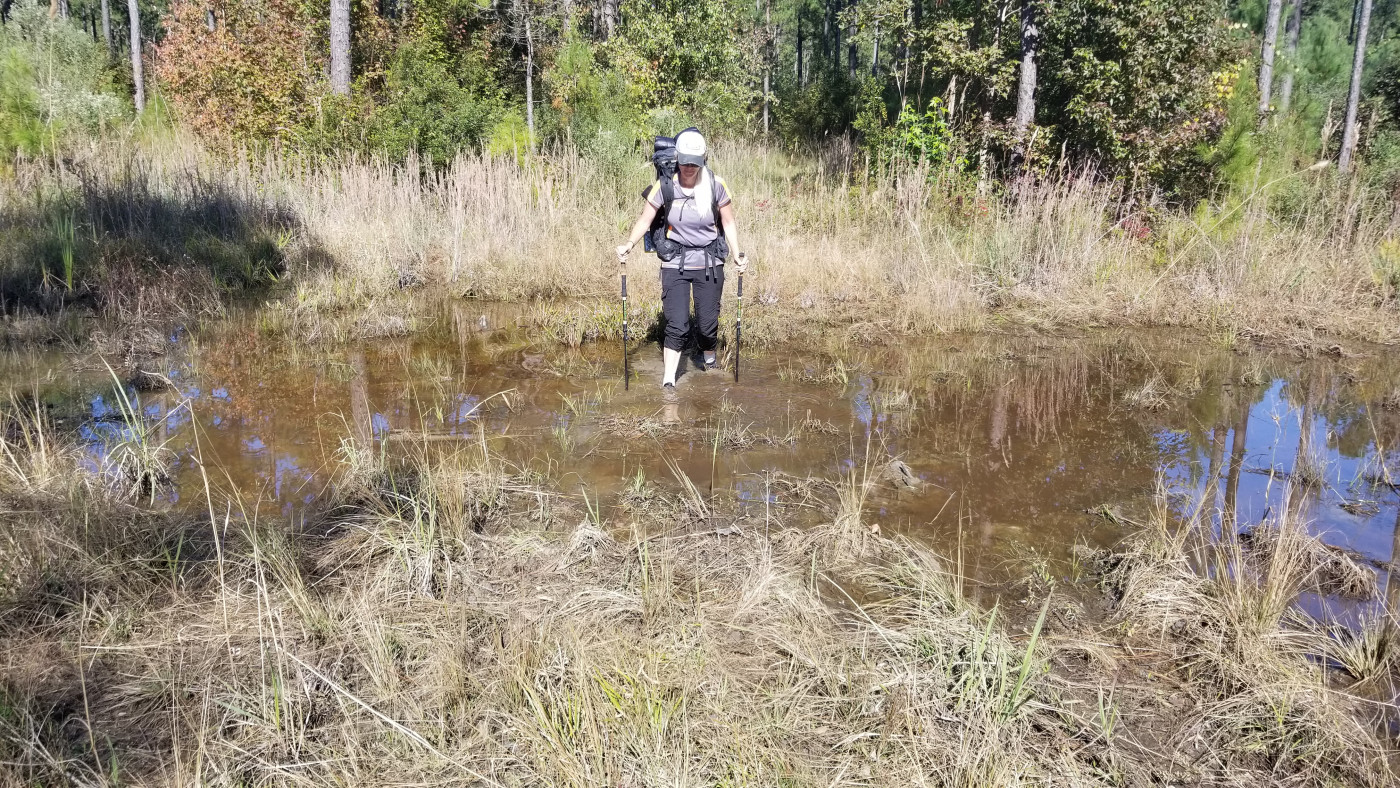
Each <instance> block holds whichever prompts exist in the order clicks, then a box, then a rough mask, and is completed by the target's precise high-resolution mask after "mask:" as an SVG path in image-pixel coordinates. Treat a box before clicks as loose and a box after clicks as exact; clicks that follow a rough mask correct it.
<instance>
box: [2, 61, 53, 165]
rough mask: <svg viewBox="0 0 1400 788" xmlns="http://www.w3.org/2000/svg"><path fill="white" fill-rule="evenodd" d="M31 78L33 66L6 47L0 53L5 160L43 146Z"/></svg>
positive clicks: (36, 92)
mask: <svg viewBox="0 0 1400 788" xmlns="http://www.w3.org/2000/svg"><path fill="white" fill-rule="evenodd" d="M34 81H35V80H34V69H33V68H32V67H31V66H30V65H29V61H28V60H26V59H25V58H24V57H23V56H22V55H21V54H20V53H19V52H17V51H14V50H12V49H7V50H6V51H5V52H4V53H3V55H0V154H3V155H4V157H5V159H6V160H8V159H9V158H10V157H12V156H13V155H14V154H15V153H20V154H23V155H26V156H33V155H35V154H37V153H38V152H39V151H40V150H41V149H42V148H43V146H44V139H45V136H46V135H45V130H44V121H43V117H42V114H41V112H40V109H39V92H38V91H37V90H36V89H35V88H34Z"/></svg>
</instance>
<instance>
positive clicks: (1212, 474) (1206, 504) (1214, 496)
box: [1201, 424, 1230, 516]
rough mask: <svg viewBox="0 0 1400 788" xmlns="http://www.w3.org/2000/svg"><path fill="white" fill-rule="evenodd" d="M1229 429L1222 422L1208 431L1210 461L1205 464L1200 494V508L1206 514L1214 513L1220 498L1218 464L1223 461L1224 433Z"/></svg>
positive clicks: (1219, 469) (1219, 468)
mask: <svg viewBox="0 0 1400 788" xmlns="http://www.w3.org/2000/svg"><path fill="white" fill-rule="evenodd" d="M1229 431H1230V430H1229V428H1228V427H1226V426H1225V425H1224V424H1219V425H1216V427H1215V428H1214V429H1212V430H1211V431H1210V461H1209V464H1208V465H1207V466H1206V489H1205V492H1204V493H1202V494H1201V510H1202V511H1203V512H1205V513H1206V515H1207V516H1212V515H1214V513H1215V512H1216V503H1217V500H1218V499H1219V498H1220V476H1221V473H1220V471H1221V467H1220V466H1221V465H1223V464H1224V463H1225V434H1226V433H1227V432H1229Z"/></svg>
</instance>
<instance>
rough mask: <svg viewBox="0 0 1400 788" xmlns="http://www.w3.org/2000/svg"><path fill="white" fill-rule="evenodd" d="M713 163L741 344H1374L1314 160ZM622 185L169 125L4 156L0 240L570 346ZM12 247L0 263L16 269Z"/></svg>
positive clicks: (409, 320) (722, 156) (726, 151)
mask: <svg viewBox="0 0 1400 788" xmlns="http://www.w3.org/2000/svg"><path fill="white" fill-rule="evenodd" d="M715 164H716V167H717V168H718V170H719V171H720V172H722V173H723V174H724V175H725V177H726V179H727V180H728V181H729V183H730V184H731V186H732V187H733V189H734V191H735V192H736V194H737V195H738V208H739V214H740V216H741V222H742V225H743V237H744V240H745V245H746V246H747V247H748V248H749V249H750V250H751V251H752V252H753V253H754V257H755V259H756V263H755V265H754V270H753V271H752V272H751V273H750V275H749V279H750V282H749V283H748V285H749V286H748V288H746V291H747V292H748V293H750V309H749V310H748V311H749V314H748V315H747V316H746V317H747V318H748V319H747V320H746V322H747V323H749V325H746V327H745V328H746V329H747V331H746V335H748V336H749V337H750V338H751V339H752V340H753V341H755V342H761V341H777V340H784V339H791V338H796V337H801V336H806V335H810V332H811V330H812V328H813V327H825V328H826V329H827V330H828V331H838V332H840V333H842V334H843V335H845V336H846V338H847V339H850V340H853V341H857V342H875V341H880V338H882V337H887V336H889V335H890V334H901V333H908V332H927V331H948V330H968V329H972V330H976V329H980V328H984V327H987V326H988V325H989V322H990V321H996V320H1000V319H1003V318H1009V319H1012V320H1015V321H1019V322H1026V323H1029V324H1031V325H1037V326H1047V325H1085V324H1104V323H1112V324H1144V325H1160V324H1170V325H1191V326H1199V327H1203V328H1207V329H1209V330H1212V331H1217V332H1221V334H1222V335H1225V336H1231V337H1233V336H1236V335H1247V336H1259V335H1280V336H1287V337H1293V338H1301V339H1300V340H1299V341H1313V340H1312V339H1311V337H1312V336H1313V335H1314V334H1315V333H1316V332H1318V331H1323V332H1329V333H1331V334H1335V335H1338V336H1347V337H1356V338H1365V339H1371V340H1379V341H1385V342H1393V341H1396V340H1397V339H1400V334H1397V329H1396V326H1397V325H1400V321H1397V320H1396V316H1397V306H1400V300H1397V293H1396V287H1397V284H1398V283H1400V276H1396V275H1393V271H1392V269H1396V270H1400V260H1397V255H1396V252H1395V249H1396V248H1397V247H1396V242H1395V241H1394V235H1395V231H1396V227H1395V226H1394V218H1393V216H1392V212H1391V211H1390V210H1389V209H1388V208H1387V207H1386V206H1385V205H1382V204H1379V203H1383V202H1384V201H1383V200H1382V201H1379V203H1378V201H1377V200H1376V199H1375V195H1372V194H1370V193H1368V192H1365V191H1364V190H1362V189H1361V188H1360V187H1359V186H1358V185H1357V183H1358V182H1353V181H1338V180H1336V179H1335V178H1334V176H1332V175H1331V174H1328V173H1320V174H1319V173H1305V174H1299V175H1297V176H1296V177H1293V178H1289V179H1286V180H1284V181H1283V182H1282V183H1280V184H1278V185H1275V186H1271V187H1269V189H1268V190H1263V189H1261V190H1259V191H1257V192H1256V193H1253V194H1247V195H1243V196H1236V197H1232V198H1231V199H1230V200H1229V201H1227V202H1225V203H1223V204H1221V205H1217V206H1209V207H1205V206H1203V207H1202V208H1201V209H1199V210H1197V211H1196V212H1194V213H1190V214H1188V213H1183V212H1179V211H1175V210H1170V209H1166V208H1163V207H1161V206H1156V205H1145V204H1143V203H1141V202H1139V201H1136V200H1135V199H1133V198H1130V197H1129V196H1127V195H1125V194H1124V193H1123V192H1122V191H1121V190H1120V189H1119V188H1118V187H1115V186H1113V185H1107V184H1102V183H1098V182H1096V181H1094V180H1093V179H1092V178H1089V177H1087V176H1080V175H1076V174H1074V173H1059V174H1057V175H1055V176H1054V177H1051V178H1049V179H1047V180H1045V181H1043V182H1037V183H1025V184H1017V185H1016V186H1015V187H1014V188H1012V189H1010V190H1009V192H1008V194H1007V195H1005V196H978V195H976V194H975V193H973V192H971V191H969V190H968V189H967V188H966V183H965V181H964V180H963V179H961V178H959V177H958V176H956V174H953V173H932V174H930V173H926V172H911V173H905V174H904V175H902V176H901V177H898V178H865V179H856V180H852V178H851V177H850V176H849V175H847V174H842V173H839V172H832V171H830V170H827V169H824V168H823V166H822V165H821V164H820V159H819V158H816V157H812V158H804V157H795V156H792V155H788V154H784V153H780V152H776V151H772V150H768V149H765V148H761V147H756V146H753V145H749V144H729V145H721V146H719V147H718V149H717V152H716V156H715ZM648 177H649V176H648V173H647V169H646V166H645V165H644V164H643V163H642V161H641V159H640V158H639V160H638V166H637V169H636V171H635V172H630V173H626V174H625V175H624V176H623V177H621V178H617V177H613V176H611V175H609V174H608V173H607V172H605V171H604V170H602V169H600V168H599V167H598V166H597V165H595V164H593V163H591V162H590V161H588V160H586V159H584V158H581V157H580V156H578V155H577V154H575V153H574V152H571V151H568V150H562V151H556V152H554V153H551V154H549V155H547V156H543V157H540V158H536V159H532V160H529V161H527V162H525V163H524V164H519V163H517V162H516V161H515V160H514V159H508V158H488V157H483V156H477V155H463V156H461V157H459V158H458V159H457V160H455V161H454V162H453V163H452V164H451V166H449V167H447V168H446V169H444V170H441V171H437V172H433V173H430V174H422V172H421V169H420V167H419V166H418V163H417V162H412V161H410V162H406V163H404V164H403V165H389V164H386V163H383V162H355V161H343V162H332V163H310V162H304V161H301V160H298V159H295V158H292V157H290V156H288V155H283V154H268V155H266V156H261V157H253V156H243V157H236V158H234V159H232V160H223V159H218V158H215V157H213V156H211V155H209V154H207V153H205V152H203V151H201V150H200V149H198V148H197V147H195V146H193V145H192V144H190V143H186V142H180V141H165V142H162V143H155V144H151V143H148V144H146V145H145V146H144V147H138V148H129V147H124V146H123V145H121V144H118V143H109V144H104V145H99V146H97V147H95V148H93V149H90V150H85V151H75V152H74V155H73V156H72V157H70V158H69V159H65V160H63V161H61V162H52V161H44V162H40V163H28V164H24V165H22V166H21V167H19V168H18V169H17V171H16V180H15V181H13V182H9V183H7V184H5V185H4V186H3V187H0V216H3V217H5V219H6V223H5V226H4V232H5V233H6V237H7V238H10V239H11V240H24V241H25V243H24V244H20V243H15V244H11V246H12V247H13V248H16V249H22V248H27V249H30V250H31V251H32V250H33V249H40V248H42V249H48V250H50V251H49V252H44V254H51V252H52V250H51V247H52V246H53V244H54V241H53V239H49V238H46V237H41V236H43V232H42V228H43V227H46V226H48V224H46V223H45V221H46V220H45V221H40V220H37V219H36V220H35V221H33V222H27V223H24V221H25V219H24V217H27V216H30V214H32V213H34V211H35V210H37V208H36V207H35V206H34V205H33V204H32V200H33V195H35V194H38V193H45V194H49V195H53V194H58V195H61V199H59V200H50V203H51V204H53V205H58V206H60V207H61V206H62V205H64V204H65V202H64V201H65V200H66V201H67V203H71V204H72V205H73V206H76V207H75V208H74V210H73V212H72V215H73V216H75V217H76V226H77V228H78V231H77V236H78V237H79V239H80V241H81V239H83V238H87V237H89V236H90V237H91V238H92V239H93V240H92V242H91V243H88V242H86V241H82V242H81V243H79V249H78V252H79V257H80V258H83V259H80V260H79V265H78V269H79V273H80V274H82V273H83V272H84V271H87V272H89V273H90V275H89V276H87V277H86V282H87V284H84V285H83V287H80V288H79V290H83V288H84V287H87V288H94V292H96V293H98V294H99V295H100V294H101V293H102V292H104V288H103V286H102V282H101V278H100V276H99V275H98V274H97V273H95V272H98V271H100V270H102V269H103V267H104V266H106V265H108V264H112V265H115V264H117V263H119V262H121V261H122V260H125V259H127V258H129V257H132V256H133V255H134V256H137V257H139V256H140V255H141V254H146V253H149V254H152V255H154V256H155V257H156V258H159V259H160V260H164V261H166V262H165V263H163V265H164V266H165V267H163V268H162V267H160V266H157V268H158V270H165V271H169V270H174V269H172V268H170V267H169V265H170V264H172V263H173V262H179V261H180V260H184V261H187V262H193V263H194V264H195V265H196V266H197V267H198V266H204V267H207V268H208V269H210V270H211V271H213V272H214V278H215V279H216V280H217V281H220V282H226V281H236V282H238V283H242V284H243V285H249V284H250V283H257V282H264V283H266V281H267V278H268V277H271V276H275V277H276V278H278V279H279V281H281V282H282V283H283V287H284V289H285V290H286V291H287V292H286V293H285V296H284V297H282V298H279V299H278V300H277V301H276V302H275V304H273V305H272V307H271V308H270V310H269V312H268V314H267V315H266V317H265V326H266V328H267V329H268V330H273V331H285V332H288V333H290V334H292V335H295V336H298V337H304V338H307V339H309V340H317V339H322V340H342V339H347V338H354V337H357V336H378V335H385V334H397V333H402V332H406V331H413V330H416V329H417V328H418V327H420V326H421V324H422V320H423V317H424V315H425V313H426V311H427V307H426V306H425V302H431V301H432V300H433V297H434V296H438V295H442V294H449V295H453V296H468V297H473V298H484V299H517V300H518V299H536V298H550V299H554V298H568V299H579V298H582V299H583V300H582V301H581V302H578V303H576V304H575V305H573V306H568V307H564V308H556V309H552V310H550V311H548V312H546V313H543V314H541V315H539V316H538V317H539V322H540V324H541V325H542V326H544V327H545V328H547V329H550V330H552V331H554V332H555V333H557V334H558V335H559V338H560V339H561V340H562V341H566V342H569V343H577V342H581V341H587V340H589V339H593V338H598V337H602V336H608V337H611V336H613V335H615V333H616V330H617V324H618V323H619V322H620V321H618V320H617V315H616V314H615V313H616V309H614V308H612V304H613V302H614V301H615V296H616V292H615V291H616V290H617V280H616V266H615V264H614V263H613V262H612V260H611V256H610V255H611V253H610V250H611V248H612V247H613V246H614V245H615V244H616V243H617V241H618V240H619V239H620V238H621V237H622V236H623V235H624V234H625V232H626V230H627V229H628V227H630V223H631V220H632V218H633V216H634V214H635V212H636V210H637V207H638V205H639V202H640V201H639V199H638V198H637V196H636V195H637V194H638V192H639V191H640V190H641V188H642V186H643V185H644V184H645V183H646V181H647V180H648ZM1271 201H1272V206H1271ZM129 203H130V204H134V205H136V206H137V207H136V208H131V209H124V210H126V214H130V216H127V217H126V218H125V219H123V222H124V223H122V222H117V223H115V224H114V223H112V222H110V221H109V222H107V223H105V224H104V220H103V217H105V216H106V214H105V213H103V211H109V212H110V210H111V209H112V206H126V205H128V204H129ZM1299 204H1301V205H1302V206H1303V207H1301V208H1299V207H1296V206H1297V205H1299ZM151 206H155V207H151ZM156 208H159V210H157V209H156ZM181 208H185V209H187V210H181ZM50 212H51V211H50ZM126 214H123V216H126ZM156 219H160V220H162V221H166V222H168V223H170V224H172V225H174V226H172V227H170V228H167V230H165V231H163V234H162V240H161V243H160V244H157V246H159V247H160V252H161V253H160V254H155V253H154V252H150V250H148V249H147V248H146V247H144V246H141V245H140V244H138V243H136V242H135V241H133V240H132V238H133V237H136V238H138V240H139V239H146V240H149V239H148V238H147V235H148V234H147V235H140V234H137V233H136V230H142V231H143V232H144V230H145V229H149V228H148V225H149V224H150V223H151V222H154V221H155V220H156ZM21 225H23V227H21ZM35 227H38V228H40V229H34V228H35ZM133 227H134V228H135V230H133V229H132V228H133ZM190 237H194V238H197V239H201V240H199V242H198V243H194V242H191V241H188V238H190ZM172 239H180V240H179V242H178V243H176V241H175V240H172ZM176 247H178V248H176ZM36 254H37V253H36ZM38 256H39V257H42V255H38ZM89 258H91V259H89ZM34 259H36V258H35V256H34V255H29V256H25V257H24V259H19V258H18V257H17V258H15V259H11V260H6V261H5V263H4V267H5V268H6V269H7V270H10V271H20V270H21V269H23V270H24V271H28V268H30V267H32V266H33V261H34ZM645 259H646V260H648V261H649V260H650V258H645ZM211 261H213V262H211ZM215 262H217V265H216V264H215ZM652 265H653V264H652V263H650V262H642V263H640V264H634V265H633V266H632V268H633V270H632V274H633V276H632V277H631V279H632V284H633V298H634V303H635V304H636V305H638V308H639V309H641V305H643V304H645V305H647V307H646V309H641V311H642V312H647V310H651V307H652V305H654V303H655V302H656V301H657V300H658V295H659V293H658V289H659V288H658V284H657V281H656V277H655V275H654V272H653V270H654V269H653V267H652ZM31 273H32V272H31ZM81 278H82V277H81V276H80V279H81ZM25 281H31V283H32V281H33V278H32V277H31V278H30V279H28V280H25ZM107 289H110V288H107ZM63 297H67V298H70V299H71V297H72V296H63ZM53 298H59V296H53ZM53 298H51V299H50V300H51V301H52V300H53ZM40 300H42V299H40ZM59 300H62V298H59ZM600 303H601V304H602V305H603V306H601V307H600ZM640 316H641V317H643V318H647V317H649V314H641V315H640ZM643 325H645V323H643Z"/></svg>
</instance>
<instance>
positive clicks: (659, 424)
mask: <svg viewBox="0 0 1400 788" xmlns="http://www.w3.org/2000/svg"><path fill="white" fill-rule="evenodd" d="M678 428H679V426H678V425H676V424H667V423H666V422H664V421H661V420H659V419H657V418H655V417H654V416H631V415H627V414H622V413H608V414H605V415H602V416H600V417H598V429H600V430H602V431H603V432H606V433H608V434H609V435H616V436H618V437H620V438H629V439H631V438H659V437H661V436H663V435H668V434H670V433H672V432H674V431H676V430H677V429H678Z"/></svg>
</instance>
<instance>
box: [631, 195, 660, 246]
mask: <svg viewBox="0 0 1400 788" xmlns="http://www.w3.org/2000/svg"><path fill="white" fill-rule="evenodd" d="M655 218H656V207H655V206H653V205H652V204H651V203H647V204H646V207H645V208H643V209H642V213H641V215H640V216H638V217H637V223H636V224H634V225H632V233H631V234H630V235H628V236H627V248H628V249H631V248H632V247H634V246H636V245H637V242H638V241H640V240H642V236H644V235H646V234H647V228H649V227H651V220H652V219H655Z"/></svg>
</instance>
